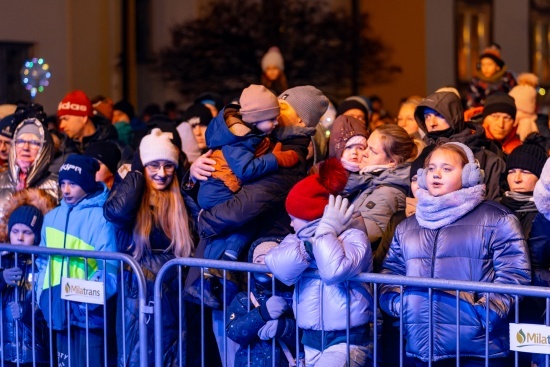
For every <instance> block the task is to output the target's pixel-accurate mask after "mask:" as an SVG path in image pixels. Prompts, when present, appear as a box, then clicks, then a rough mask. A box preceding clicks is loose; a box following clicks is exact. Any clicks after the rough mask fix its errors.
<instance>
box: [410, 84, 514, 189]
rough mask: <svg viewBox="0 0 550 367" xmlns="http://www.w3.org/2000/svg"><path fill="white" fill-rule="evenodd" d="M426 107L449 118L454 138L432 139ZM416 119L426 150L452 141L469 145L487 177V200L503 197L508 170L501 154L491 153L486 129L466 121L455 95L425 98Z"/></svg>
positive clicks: (417, 111) (435, 95)
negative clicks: (502, 182) (503, 176)
mask: <svg viewBox="0 0 550 367" xmlns="http://www.w3.org/2000/svg"><path fill="white" fill-rule="evenodd" d="M425 108H431V109H433V110H435V111H437V112H438V113H440V114H441V115H442V116H443V117H444V118H445V121H447V123H449V124H450V126H451V128H452V129H453V131H454V132H453V134H452V135H451V136H450V137H444V136H439V137H437V138H436V137H433V136H430V135H431V134H429V133H428V129H427V128H426V121H425V120H424V109H425ZM414 118H415V120H416V122H417V123H418V127H420V129H421V130H422V131H424V132H425V133H426V136H425V137H424V142H425V143H426V145H427V147H426V148H425V149H429V150H433V149H434V148H435V147H436V146H437V145H440V144H444V143H448V142H458V143H462V144H464V145H466V146H468V148H470V149H471V150H472V152H473V153H474V158H475V159H476V160H477V161H478V162H479V166H480V168H481V169H482V170H483V172H484V174H485V177H484V179H483V183H484V184H485V186H486V187H487V191H486V195H485V197H486V199H488V200H495V199H496V198H498V197H500V182H499V179H500V175H501V174H502V173H503V172H504V171H505V170H506V164H505V163H504V160H503V159H502V158H501V157H500V156H499V155H497V154H496V153H494V152H493V151H491V149H492V148H491V142H490V141H489V140H487V138H486V136H485V129H484V128H483V127H482V126H481V125H480V124H471V123H465V122H464V116H463V110H462V105H461V102H460V99H459V98H457V97H456V95H455V94H454V93H452V92H440V93H434V94H432V95H431V96H430V98H425V99H424V100H422V102H421V103H420V104H419V105H418V107H417V108H416V110H415V113H414Z"/></svg>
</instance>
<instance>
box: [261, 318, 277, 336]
mask: <svg viewBox="0 0 550 367" xmlns="http://www.w3.org/2000/svg"><path fill="white" fill-rule="evenodd" d="M278 325H279V320H269V321H268V322H266V323H265V325H264V326H262V327H261V328H260V330H258V336H259V337H260V339H262V340H269V339H273V338H274V337H275V334H276V333H277V326H278Z"/></svg>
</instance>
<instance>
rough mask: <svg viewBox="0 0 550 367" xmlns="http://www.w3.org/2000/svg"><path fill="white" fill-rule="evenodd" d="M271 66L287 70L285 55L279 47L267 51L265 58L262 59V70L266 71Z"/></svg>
mask: <svg viewBox="0 0 550 367" xmlns="http://www.w3.org/2000/svg"><path fill="white" fill-rule="evenodd" d="M269 66H276V67H278V68H279V70H281V71H284V70H285V63H284V61H283V55H282V54H281V51H280V50H279V47H275V46H273V47H271V48H270V49H269V50H267V52H266V54H265V55H264V57H262V70H263V71H265V69H267V68H268V67H269Z"/></svg>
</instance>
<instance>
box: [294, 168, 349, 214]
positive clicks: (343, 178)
mask: <svg viewBox="0 0 550 367" xmlns="http://www.w3.org/2000/svg"><path fill="white" fill-rule="evenodd" d="M347 181H348V174H347V172H346V169H345V168H344V167H343V166H342V163H341V162H340V159H338V158H329V159H327V160H326V161H324V162H322V163H321V165H320V167H319V174H315V175H311V176H308V177H306V178H304V179H303V180H301V181H300V182H298V183H297V184H296V185H294V187H293V188H292V190H290V192H289V193H288V196H287V197H286V211H287V212H288V214H289V215H292V216H293V217H295V218H299V219H303V220H307V221H312V220H315V219H319V218H321V217H322V216H323V213H324V211H325V206H327V204H328V197H329V196H330V195H338V194H339V193H340V192H341V191H342V190H344V188H345V187H346V183H347Z"/></svg>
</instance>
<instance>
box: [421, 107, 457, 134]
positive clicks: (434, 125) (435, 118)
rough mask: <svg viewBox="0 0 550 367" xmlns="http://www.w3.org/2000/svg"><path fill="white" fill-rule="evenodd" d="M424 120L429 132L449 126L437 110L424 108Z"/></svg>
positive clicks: (445, 128)
mask: <svg viewBox="0 0 550 367" xmlns="http://www.w3.org/2000/svg"><path fill="white" fill-rule="evenodd" d="M424 121H425V123H426V129H427V130H428V132H429V133H431V132H432V131H443V130H447V129H448V128H450V127H451V125H449V123H448V122H447V121H446V120H445V118H444V117H443V116H441V114H439V112H437V111H435V110H432V109H431V108H426V109H425V110H424Z"/></svg>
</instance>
